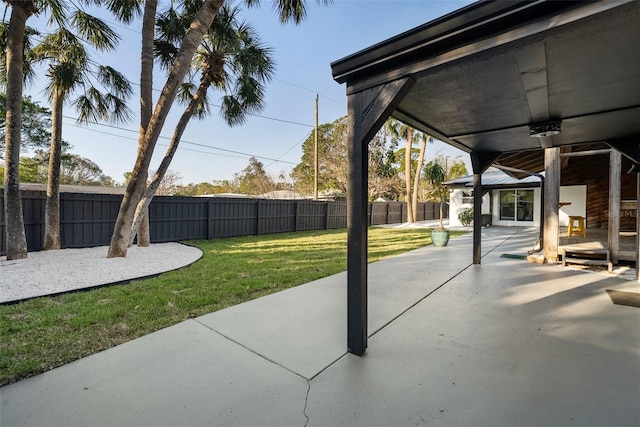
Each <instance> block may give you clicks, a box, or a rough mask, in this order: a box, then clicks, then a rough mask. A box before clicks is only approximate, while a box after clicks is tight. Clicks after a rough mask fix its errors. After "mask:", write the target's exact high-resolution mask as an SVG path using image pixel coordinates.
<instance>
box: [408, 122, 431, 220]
mask: <svg viewBox="0 0 640 427" xmlns="http://www.w3.org/2000/svg"><path fill="white" fill-rule="evenodd" d="M427 142H431V143H433V138H432V137H431V136H430V135H427V134H426V133H422V134H421V137H420V153H419V154H418V163H417V165H416V173H415V174H414V176H413V195H412V196H411V207H412V209H413V214H414V219H415V220H417V219H418V218H417V216H418V215H417V212H418V187H419V186H420V175H421V174H422V165H423V163H424V156H425V153H426V151H427Z"/></svg>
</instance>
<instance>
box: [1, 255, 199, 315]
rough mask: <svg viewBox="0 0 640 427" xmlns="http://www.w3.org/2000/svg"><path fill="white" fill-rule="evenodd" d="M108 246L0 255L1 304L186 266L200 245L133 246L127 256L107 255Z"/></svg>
mask: <svg viewBox="0 0 640 427" xmlns="http://www.w3.org/2000/svg"><path fill="white" fill-rule="evenodd" d="M107 251H108V247H107V246H100V247H95V248H82V249H61V250H57V251H41V252H29V256H28V258H27V259H23V260H12V261H7V258H6V257H4V256H3V257H0V303H5V302H10V301H17V300H22V299H26V298H33V297H38V296H43V295H51V294H57V293H61V292H68V291H72V290H77V289H83V288H91V287H95V286H102V285H107V284H112V283H118V282H127V281H130V280H133V279H137V278H141V277H146V276H153V275H157V274H160V273H164V272H166V271H170V270H175V269H177V268H180V267H184V266H186V265H189V264H191V263H193V262H195V261H197V260H199V259H200V258H201V257H202V251H201V250H200V249H199V248H195V247H191V246H187V245H183V244H181V243H155V244H153V245H151V246H149V247H147V248H139V247H137V246H132V247H130V248H129V250H128V251H127V257H126V258H107Z"/></svg>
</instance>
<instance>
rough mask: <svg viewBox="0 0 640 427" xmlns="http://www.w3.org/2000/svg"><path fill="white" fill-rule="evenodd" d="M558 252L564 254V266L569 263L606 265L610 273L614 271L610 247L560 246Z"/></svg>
mask: <svg viewBox="0 0 640 427" xmlns="http://www.w3.org/2000/svg"><path fill="white" fill-rule="evenodd" d="M558 252H559V254H560V255H561V256H562V266H563V267H565V266H566V265H567V263H572V264H581V265H606V266H607V271H609V273H611V272H612V271H613V263H612V262H611V258H610V254H609V249H594V248H577V247H574V248H572V247H570V246H565V247H562V248H560V249H559V251H558Z"/></svg>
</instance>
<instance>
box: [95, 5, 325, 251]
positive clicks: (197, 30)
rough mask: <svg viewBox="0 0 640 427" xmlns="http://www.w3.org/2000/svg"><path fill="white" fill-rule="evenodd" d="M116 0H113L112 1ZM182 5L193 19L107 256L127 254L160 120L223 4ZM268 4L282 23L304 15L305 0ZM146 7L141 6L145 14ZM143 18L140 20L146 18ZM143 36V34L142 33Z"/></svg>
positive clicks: (144, 140) (142, 146)
mask: <svg viewBox="0 0 640 427" xmlns="http://www.w3.org/2000/svg"><path fill="white" fill-rule="evenodd" d="M112 1H114V2H115V1H117V0H112ZM148 1H149V0H148ZM318 1H319V2H321V3H329V2H330V0H318ZM181 3H182V4H183V5H184V6H185V7H190V8H192V10H197V13H195V15H193V16H194V18H193V20H192V21H191V23H190V25H189V30H188V31H187V32H186V34H185V36H184V38H183V39H182V42H181V44H180V49H179V51H178V53H177V55H176V57H175V61H174V62H173V64H172V66H171V69H170V71H169V75H168V77H167V81H166V83H165V85H164V87H163V89H162V92H161V93H160V96H159V98H158V102H157V103H156V107H155V110H154V112H153V115H152V116H151V119H150V121H149V124H148V127H147V128H146V131H144V133H143V131H142V130H141V132H140V135H139V138H138V155H137V158H136V162H135V164H134V167H133V170H132V172H131V179H130V180H129V183H128V185H127V189H126V192H125V195H124V197H123V198H122V203H121V204H120V210H119V212H118V217H117V219H116V223H115V227H114V230H113V235H112V236H111V242H110V245H109V252H108V254H107V256H108V257H110V258H112V257H124V256H126V255H127V247H128V244H129V240H130V236H131V225H132V224H133V218H134V214H135V209H136V207H137V205H138V202H139V201H140V199H141V197H142V192H143V190H144V187H145V185H146V174H147V171H148V170H149V164H150V162H151V157H152V156H153V150H154V148H155V145H156V142H157V141H158V137H159V136H160V132H161V130H162V127H163V125H164V121H165V119H166V117H167V115H168V113H169V110H170V109H171V105H172V103H173V101H174V99H175V97H176V94H177V92H178V87H179V86H180V84H181V82H182V80H183V79H184V77H185V75H186V74H187V72H188V70H189V67H190V61H191V59H192V58H193V55H194V54H195V52H196V49H197V48H198V46H199V45H200V42H201V41H202V39H203V37H204V35H205V34H206V32H207V31H208V30H209V27H210V26H211V24H212V23H213V19H214V18H215V16H216V14H217V13H218V11H219V10H220V7H222V5H223V4H224V0H183V1H182V2H181ZM245 3H247V4H249V5H256V4H259V3H260V2H259V0H245ZM272 4H273V6H274V8H275V10H276V11H278V12H279V14H280V20H281V21H282V22H287V21H293V22H295V23H299V22H300V21H301V20H302V19H303V18H304V16H305V14H306V8H305V5H306V1H305V0H286V1H282V0H272ZM146 14H147V10H146V8H145V17H146ZM145 17H143V22H145V21H146V19H145ZM144 31H147V32H151V31H153V28H146V29H144ZM143 37H145V35H144V34H143Z"/></svg>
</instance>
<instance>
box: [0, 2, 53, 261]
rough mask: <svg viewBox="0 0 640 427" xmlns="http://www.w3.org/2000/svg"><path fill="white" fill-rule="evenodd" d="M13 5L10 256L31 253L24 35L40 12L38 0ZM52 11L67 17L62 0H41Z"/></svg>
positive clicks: (7, 197) (7, 196) (7, 184)
mask: <svg viewBox="0 0 640 427" xmlns="http://www.w3.org/2000/svg"><path fill="white" fill-rule="evenodd" d="M5 3H7V4H8V5H9V6H11V17H10V18H9V26H8V28H7V39H6V40H7V45H6V51H5V52H4V54H5V55H6V56H5V58H6V62H5V64H6V65H5V72H6V88H7V114H6V117H5V126H6V132H5V157H4V158H5V169H4V203H5V223H6V255H7V259H9V260H13V259H23V258H26V257H27V238H26V234H25V232H24V219H23V217H22V200H21V197H20V174H19V165H20V140H21V127H22V83H23V72H24V47H25V45H24V38H25V37H24V36H25V28H26V23H27V19H28V18H29V17H30V16H31V15H33V14H35V13H38V9H37V7H36V2H35V1H34V0H5ZM38 3H39V4H41V5H42V8H43V9H47V10H49V11H50V12H51V20H52V21H58V22H62V21H63V20H64V13H63V10H64V7H63V5H62V3H61V2H60V1H57V0H49V1H40V2H38Z"/></svg>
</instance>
